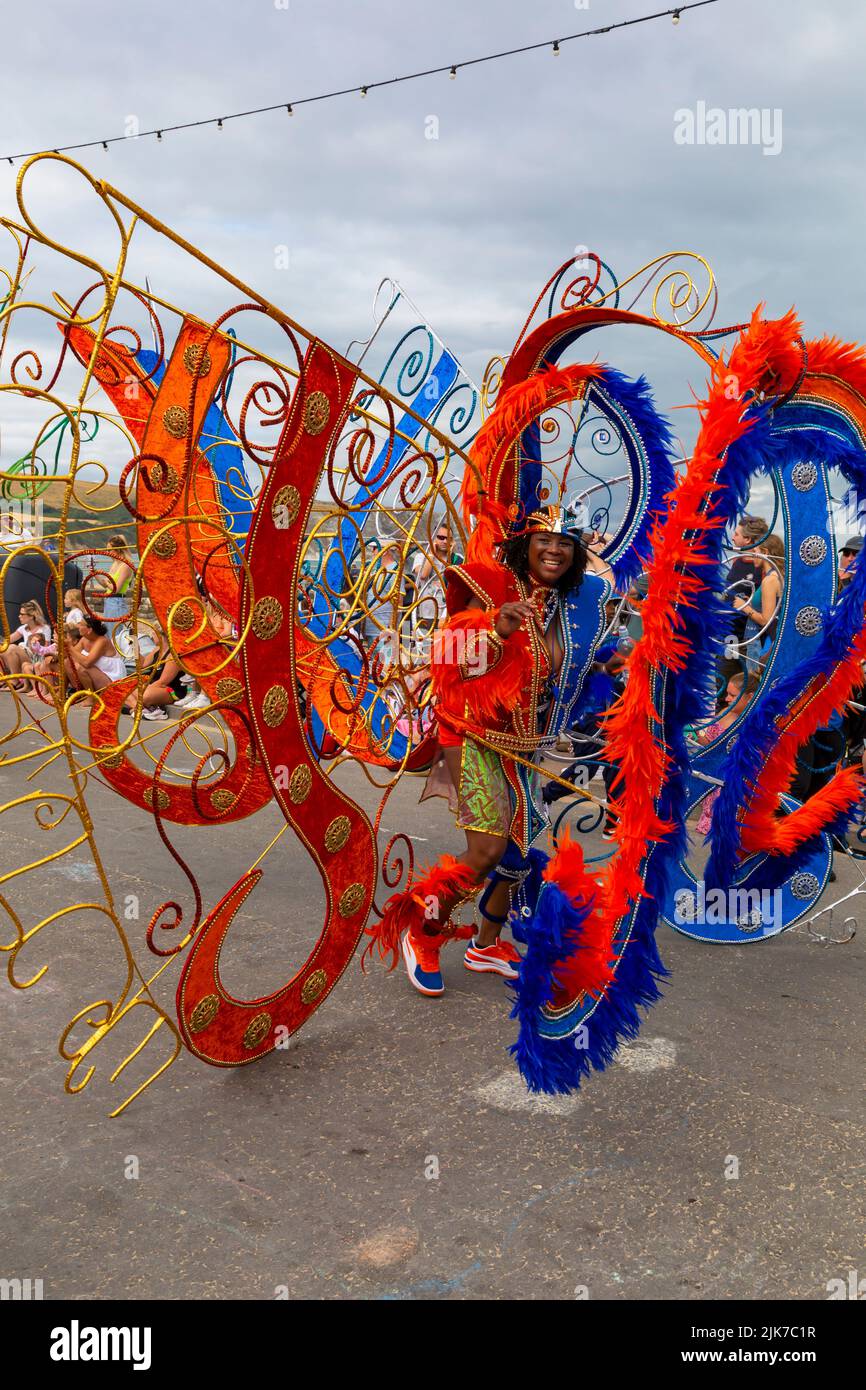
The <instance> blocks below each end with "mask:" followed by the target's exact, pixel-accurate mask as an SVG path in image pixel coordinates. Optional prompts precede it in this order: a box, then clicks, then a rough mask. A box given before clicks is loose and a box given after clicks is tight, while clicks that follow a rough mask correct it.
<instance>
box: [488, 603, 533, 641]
mask: <svg viewBox="0 0 866 1390" xmlns="http://www.w3.org/2000/svg"><path fill="white" fill-rule="evenodd" d="M532 612H533V609H532V604H531V603H503V605H502V607H501V608H500V610H499V612H498V614H497V616H496V622H495V623H494V630H495V631H496V632H497V633H498V634H499V636H500V637H511V636H512V634H513V633H515V632H516V631H517V629H518V628H519V627H522V626H523V623H524V620H525V619H527V618H531V617H532Z"/></svg>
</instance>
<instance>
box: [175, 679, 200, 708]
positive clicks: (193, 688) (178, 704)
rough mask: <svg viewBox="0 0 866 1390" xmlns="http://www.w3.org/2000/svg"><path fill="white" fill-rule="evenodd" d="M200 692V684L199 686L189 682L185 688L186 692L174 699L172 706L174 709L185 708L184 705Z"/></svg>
mask: <svg viewBox="0 0 866 1390" xmlns="http://www.w3.org/2000/svg"><path fill="white" fill-rule="evenodd" d="M200 694H201V686H200V685H196V684H190V686H189V689H188V690H187V692H186V694H185V695H182V696H181V698H180V699H179V700H175V702H174V708H175V709H185V708H186V706H187V705H188V704H189V703H190V701H191V700H194V699H195V698H196V696H197V695H200Z"/></svg>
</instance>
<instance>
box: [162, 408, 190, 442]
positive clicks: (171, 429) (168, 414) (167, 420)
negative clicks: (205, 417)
mask: <svg viewBox="0 0 866 1390" xmlns="http://www.w3.org/2000/svg"><path fill="white" fill-rule="evenodd" d="M162 423H163V424H164V425H165V428H166V432H167V433H168V434H170V435H171V437H172V439H186V436H187V433H188V432H189V411H188V410H187V409H186V408H185V407H184V406H182V405H170V406H168V408H167V409H166V410H164V411H163V415H162Z"/></svg>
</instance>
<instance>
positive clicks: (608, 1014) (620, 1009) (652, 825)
mask: <svg viewBox="0 0 866 1390" xmlns="http://www.w3.org/2000/svg"><path fill="white" fill-rule="evenodd" d="M798 329H799V325H798V323H797V321H796V319H795V317H794V315H793V313H791V314H788V315H786V316H785V317H784V318H782V319H779V320H774V321H771V322H765V321H763V320H762V319H761V317H760V308H759V309H758V310H756V312H755V314H754V316H753V318H752V322H751V324H750V327H749V329H748V330H747V331H746V332H745V333H744V334H743V335H742V337H741V338H740V339H739V340H738V342H737V344H736V345H735V347H734V349H733V352H732V354H731V359H730V361H729V362H727V363H726V362H725V361H724V359H721V358H720V359H719V361H718V362H717V363H716V364H715V365H714V368H713V373H712V377H711V381H710V387H709V392H708V400H707V401H706V402H703V403H701V405H700V406H699V410H700V412H701V417H702V427H701V431H700V435H699V438H698V443H697V446H696V449H695V452H694V455H693V457H692V461H691V463H690V465H689V468H688V469H687V471H686V472H685V473H684V474H683V475H682V476H681V477H680V478H679V479H678V481H677V483H676V485H675V487H674V488H673V490H672V492H671V493H670V495H669V498H668V501H669V504H670V505H669V509H668V512H667V514H666V515H665V516H663V517H662V518H661V519H660V520H658V521H657V522H656V523H655V525H654V527H653V532H652V536H651V543H652V556H651V559H650V561H649V564H648V566H647V569H648V576H649V588H648V593H647V597H646V599H645V600H644V603H643V605H642V618H643V632H642V635H641V638H640V639H639V641H638V642H637V643H636V645H635V647H634V650H633V651H632V653H631V656H630V657H629V660H628V682H627V685H626V689H625V692H624V694H623V695H622V696H621V698H620V699H619V700H618V701H617V703H616V704H615V705H614V706H613V708H612V709H611V710H610V711H609V713H608V714H607V716H606V717H605V732H606V742H607V753H606V756H607V757H608V759H609V760H610V762H612V763H615V764H617V765H618V766H619V767H620V769H621V776H622V780H623V782H624V785H625V791H624V793H623V795H622V797H621V798H620V800H619V801H618V802H616V803H614V809H615V810H616V811H617V813H618V817H619V819H618V821H617V827H616V831H615V839H616V842H617V845H618V850H617V853H616V854H615V856H614V858H613V860H612V861H611V863H610V865H609V866H606V868H605V873H604V878H603V880H602V883H601V885H600V891H599V887H598V885H597V884H596V883H595V880H594V879H593V878H592V877H591V876H590V875H588V874H587V873H586V870H580V869H579V868H578V866H577V862H576V860H575V861H572V863H571V865H570V872H569V875H568V881H569V885H570V888H571V890H572V892H571V898H570V901H571V903H572V904H575V903H579V904H580V905H581V906H580V908H575V912H576V913H578V914H579V915H580V923H579V924H578V923H576V922H575V921H574V920H572V921H571V922H570V924H569V928H568V929H567V930H565V935H564V941H565V952H564V954H563V956H562V957H561V958H560V959H558V960H556V961H552V960H548V961H547V962H546V964H545V958H544V952H545V951H547V952H548V953H550V952H552V951H554V950H555V940H554V939H555V936H556V930H557V928H556V927H554V930H553V933H552V934H551V932H549V931H548V932H547V933H546V935H544V934H543V935H542V937H541V940H540V949H539V956H540V957H541V960H540V961H539V965H540V966H541V967H542V968H541V969H537V970H533V969H531V968H530V969H527V967H526V965H524V967H522V968H521V978H520V981H519V982H518V987H517V990H518V999H517V1003H516V1005H515V1014H516V1016H517V1017H518V1018H519V1019H520V1022H521V1032H520V1037H519V1039H518V1042H517V1044H516V1045H515V1049H514V1050H515V1052H516V1054H517V1057H518V1061H519V1063H520V1065H521V1070H522V1071H523V1074H524V1076H525V1079H526V1080H527V1083H528V1084H529V1085H530V1086H535V1087H537V1088H539V1089H542V1090H562V1089H571V1088H572V1087H573V1086H576V1085H578V1084H579V1081H580V1077H581V1076H582V1075H584V1074H586V1072H587V1070H588V1069H589V1066H590V1065H594V1066H596V1067H603V1066H605V1065H606V1064H607V1063H608V1062H609V1061H610V1060H611V1058H612V1057H613V1055H614V1054H615V1052H616V1048H617V1046H618V1043H619V1041H620V1040H621V1039H622V1038H624V1037H633V1036H634V1034H635V1032H636V1031H637V1026H638V1015H637V1005H639V1004H648V1003H651V1002H652V1001H653V1000H654V999H655V998H657V997H658V987H657V984H656V979H657V978H658V977H659V976H660V975H662V974H663V973H664V968H663V966H662V964H661V961H660V960H659V957H658V953H657V950H656V947H655V941H654V928H655V924H656V921H657V913H658V909H657V902H658V900H659V899H660V897H661V896H662V893H663V891H664V887H665V883H666V880H667V874H668V872H669V868H670V865H671V864H672V862H673V859H674V857H675V856H677V855H678V854H679V853H680V852H681V851H682V849H683V848H684V843H685V832H684V819H683V817H684V805H683V794H682V785H683V781H684V776H685V770H686V767H687V754H686V750H685V746H684V740H683V735H682V727H683V725H684V723H685V722H686V721H687V720H688V719H689V718H693V717H696V716H697V714H698V704H699V703H700V700H701V694H700V691H699V690H697V689H694V690H692V689H688V688H687V687H689V686H691V685H692V684H693V683H692V682H688V681H676V680H674V681H670V682H668V689H669V691H670V693H671V695H672V699H671V700H670V702H666V704H668V705H669V708H666V711H665V721H666V722H665V721H663V720H662V718H661V717H660V715H659V713H658V712H657V711H656V710H655V709H654V708H653V700H652V696H653V684H654V679H655V677H656V676H658V675H660V674H664V673H668V674H670V675H671V676H674V677H675V676H677V675H679V674H681V673H682V672H684V671H685V670H686V669H687V667H690V666H691V664H692V662H693V659H694V658H695V653H696V651H697V652H698V655H699V656H700V655H701V647H702V643H701V637H702V632H703V630H704V629H703V625H702V622H701V621H696V619H702V618H703V616H704V615H703V614H702V613H701V611H700V610H701V608H702V607H703V606H704V605H705V604H706V603H708V602H709V601H710V600H711V597H712V585H713V580H714V576H715V573H716V570H717V566H718V556H719V551H720V546H721V538H720V534H719V533H720V528H721V527H722V526H723V524H724V517H723V516H722V515H721V514H720V511H719V508H718V505H717V504H718V495H719V492H720V490H721V486H722V485H721V483H720V477H719V475H720V472H721V471H722V470H723V468H724V463H723V460H724V458H725V453H726V450H727V449H728V448H729V446H730V444H731V442H732V440H735V439H737V438H739V437H740V436H742V435H743V434H745V433H746V431H747V430H749V429H750V428H751V426H752V421H751V420H750V419H749V416H748V410H747V406H746V405H745V404H744V396H743V388H742V383H743V382H744V381H749V382H750V383H751V382H753V383H754V388H753V389H755V390H757V389H759V388H763V389H767V390H772V391H774V392H778V391H784V390H788V389H790V388H791V387H793V386H794V385H795V384H796V382H797V379H798V374H799V372H800V369H801V366H802V355H801V353H800V352H798V349H797V345H796V338H797V333H798ZM732 379H733V380H734V381H737V379H739V383H740V388H739V389H737V390H734V391H732V390H731V389H730V384H731V381H732ZM707 659H708V658H707ZM694 684H696V685H697V684H699V683H694ZM644 729H645V730H646V733H647V735H648V736H647V737H643V736H642V734H639V733H638V731H639V730H641V731H642V730H644ZM653 842H657V843H658V842H661V843H660V844H658V847H657V849H656V851H655V852H654V853H653V852H652V844H653ZM648 851H650V852H649V853H648ZM644 874H646V882H645V881H644ZM548 891H549V890H548V889H545V891H544V893H542V895H541V898H542V899H543V898H544V897H545V896H546V894H547V893H548ZM540 901H541V900H540ZM539 905H540V903H539ZM550 906H551V908H553V909H557V911H558V908H557V904H556V903H555V902H554V903H552V904H550ZM539 916H540V914H539V912H538V911H537V912H536V917H539ZM593 918H595V920H592V919H593ZM629 922H630V935H629V937H628V940H627V941H626V943H625V945H624V946H623V948H622V951H621V954H620V958H619V962H618V964H617V968H616V974H615V976H614V978H613V980H612V981H609V982H608V983H607V985H606V986H604V988H603V991H602V995H601V998H600V999H599V1000H598V1002H597V1005H596V1007H595V1009H594V1011H593V1012H592V1013H591V1014H590V1015H589V1017H590V1031H591V1035H592V1038H593V1041H592V1045H591V1048H590V1049H588V1050H587V1049H581V1050H578V1049H577V1048H576V1047H575V1045H574V1040H573V1039H572V1038H563V1039H558V1040H554V1039H548V1038H544V1037H542V1036H540V1035H539V1033H538V1029H537V1009H538V1007H540V1006H541V1005H543V1004H544V1003H545V1002H552V1003H553V1004H554V1005H555V1006H557V1007H560V1008H561V1007H563V1006H566V1005H568V1004H569V1003H573V1002H575V1001H576V1000H577V999H578V998H579V997H580V994H581V990H582V988H583V980H584V978H585V971H584V967H583V964H582V962H581V961H580V946H579V944H578V943H579V942H580V941H581V940H582V939H588V940H590V941H592V943H593V948H594V950H595V951H596V953H597V958H601V959H603V960H605V961H606V962H609V961H611V960H612V959H613V957H614V954H615V949H614V948H615V933H616V932H617V930H622V929H623V928H624V927H625V926H626V925H627V924H629ZM578 926H579V930H578ZM559 930H560V935H562V928H561V927H560V928H559ZM529 954H530V955H531V952H530V953H529ZM545 987H547V988H548V991H549V992H548V994H547V998H546V999H544V998H541V997H540V996H541V994H542V993H543V990H544V988H545ZM530 1001H534V1003H535V1010H534V1011H533V1008H532V1007H531V1006H530Z"/></svg>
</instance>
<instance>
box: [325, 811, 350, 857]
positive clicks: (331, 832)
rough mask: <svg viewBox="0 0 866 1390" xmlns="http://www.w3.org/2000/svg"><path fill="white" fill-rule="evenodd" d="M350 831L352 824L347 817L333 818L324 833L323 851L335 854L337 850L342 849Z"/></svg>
mask: <svg viewBox="0 0 866 1390" xmlns="http://www.w3.org/2000/svg"><path fill="white" fill-rule="evenodd" d="M351 829H352V822H351V821H350V820H349V817H348V816H335V817H334V819H333V820H332V821H331V824H330V825H329V826H328V828H327V830H326V831H325V849H326V850H327V851H328V853H329V854H336V852H337V850H338V849H342V848H343V845H344V844H345V843H346V841H347V840H348V838H349V834H350V832H351Z"/></svg>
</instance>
